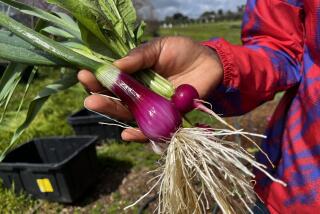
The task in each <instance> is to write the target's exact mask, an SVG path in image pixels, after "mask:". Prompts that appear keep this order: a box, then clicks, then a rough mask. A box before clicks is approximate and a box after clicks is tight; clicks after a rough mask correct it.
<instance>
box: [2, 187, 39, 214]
mask: <svg viewBox="0 0 320 214" xmlns="http://www.w3.org/2000/svg"><path fill="white" fill-rule="evenodd" d="M0 202H1V203H0V210H1V213H8V214H9V213H10V214H15V213H26V212H28V211H30V210H31V209H32V207H33V206H34V205H35V201H34V200H32V199H31V198H30V197H29V196H26V195H25V194H23V193H19V194H15V193H14V187H13V188H12V189H9V190H8V189H3V188H2V184H1V182H0Z"/></svg>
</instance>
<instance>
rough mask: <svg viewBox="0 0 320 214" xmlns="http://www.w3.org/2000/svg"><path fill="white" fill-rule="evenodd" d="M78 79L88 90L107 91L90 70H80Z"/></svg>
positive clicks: (95, 91) (94, 91)
mask: <svg viewBox="0 0 320 214" xmlns="http://www.w3.org/2000/svg"><path fill="white" fill-rule="evenodd" d="M78 80H79V81H80V82H81V84H82V85H83V86H84V87H85V88H86V89H87V90H88V91H89V92H93V93H102V92H106V91H107V89H106V88H104V87H103V86H102V85H101V83H100V82H99V81H98V80H97V78H96V77H95V76H94V74H93V73H92V72H90V71H87V70H81V71H80V72H79V73H78Z"/></svg>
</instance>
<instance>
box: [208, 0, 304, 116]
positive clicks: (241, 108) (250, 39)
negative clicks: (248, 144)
mask: <svg viewBox="0 0 320 214" xmlns="http://www.w3.org/2000/svg"><path fill="white" fill-rule="evenodd" d="M303 16H304V14H303V9H302V8H301V7H300V6H299V5H293V4H289V3H288V2H286V1H284V0H268V1H265V0H261V1H259V0H248V3H247V7H246V14H245V16H244V20H243V26H242V42H243V45H232V44H230V43H229V42H227V41H225V40H224V39H219V38H218V39H214V40H211V41H208V42H203V45H206V46H208V47H211V48H213V49H215V51H216V52H217V53H218V55H219V57H220V60H221V62H222V64H223V68H224V80H223V83H222V84H221V85H220V86H219V87H218V88H217V89H216V90H215V91H213V92H212V94H211V95H210V97H209V101H210V102H211V103H212V104H213V107H214V110H215V111H216V112H217V113H220V114H223V115H225V116H231V115H241V114H244V113H246V112H248V111H250V110H252V109H253V108H255V107H257V106H259V105H260V104H262V103H263V102H265V101H268V100H271V99H273V97H274V95H275V94H276V93H277V92H279V91H283V90H287V89H289V88H290V87H292V86H295V85H297V84H299V81H300V79H301V74H300V71H301V60H302V55H303V44H304V41H303V38H304V25H303V18H304V17H303Z"/></svg>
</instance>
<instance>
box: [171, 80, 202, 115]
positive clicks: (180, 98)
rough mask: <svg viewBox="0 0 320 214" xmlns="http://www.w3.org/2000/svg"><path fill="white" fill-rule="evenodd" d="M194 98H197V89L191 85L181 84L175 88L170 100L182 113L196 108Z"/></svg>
mask: <svg viewBox="0 0 320 214" xmlns="http://www.w3.org/2000/svg"><path fill="white" fill-rule="evenodd" d="M195 99H199V94H198V92H197V90H196V89H195V88H194V87H193V86H191V85H188V84H183V85H180V86H179V87H178V88H177V89H176V91H175V94H174V95H173V96H172V98H171V101H172V102H173V103H174V105H175V106H176V108H177V109H178V110H179V112H180V113H181V114H182V115H184V114H186V113H188V112H190V111H192V110H193V109H194V108H196V105H195Z"/></svg>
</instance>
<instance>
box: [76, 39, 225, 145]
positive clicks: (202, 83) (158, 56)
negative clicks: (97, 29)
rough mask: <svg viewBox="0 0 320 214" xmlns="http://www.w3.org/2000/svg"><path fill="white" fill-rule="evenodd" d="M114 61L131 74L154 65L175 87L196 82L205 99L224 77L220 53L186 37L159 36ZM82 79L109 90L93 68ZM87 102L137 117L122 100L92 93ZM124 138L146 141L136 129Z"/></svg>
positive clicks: (124, 117)
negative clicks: (96, 76) (102, 83)
mask: <svg viewBox="0 0 320 214" xmlns="http://www.w3.org/2000/svg"><path fill="white" fill-rule="evenodd" d="M114 64H115V65H116V66H117V67H118V68H119V69H120V70H121V71H123V72H127V73H134V72H136V71H139V70H143V69H147V68H151V69H153V70H154V71H156V72H157V73H159V74H160V75H162V76H163V77H165V78H167V79H168V80H169V81H170V82H171V83H172V84H173V86H174V87H178V86H179V85H181V84H189V85H192V86H193V87H194V88H195V89H197V91H198V93H199V95H200V97H201V98H205V97H206V96H207V95H208V94H209V93H210V91H212V90H213V89H214V88H216V87H217V85H218V84H219V83H220V82H221V81H222V78H223V69H222V65H221V63H220V60H219V58H218V56H217V55H216V53H215V52H214V51H213V50H212V49H210V48H208V47H205V46H202V45H200V44H199V43H197V42H194V41H193V40H191V39H188V38H185V37H165V38H159V39H155V40H153V41H151V42H149V43H146V44H143V45H141V46H140V47H138V48H136V49H134V50H132V51H131V52H130V53H129V55H128V56H126V57H124V58H123V59H120V60H118V61H116V62H115V63H114ZM78 79H79V81H80V82H81V83H82V84H83V85H84V86H85V87H86V88H87V89H88V90H89V91H90V92H94V93H100V92H106V89H105V88H103V87H102V85H101V84H100V83H99V82H98V80H97V79H96V78H95V76H94V75H93V74H92V73H91V72H89V71H86V70H82V71H80V72H79V74H78ZM84 105H85V106H86V107H87V108H89V109H92V110H94V111H97V112H100V113H103V114H106V115H109V116H110V117H114V118H117V119H119V120H124V121H129V120H132V119H133V118H132V115H131V114H130V112H129V111H128V110H127V109H126V107H125V106H124V105H122V104H121V102H118V101H115V100H112V99H109V98H107V97H105V96H100V95H91V96H89V97H87V98H86V100H85V104H84ZM121 137H122V139H123V140H125V141H145V140H146V138H145V136H144V135H143V134H142V133H141V132H139V131H137V130H133V129H125V130H124V131H123V132H122V135H121Z"/></svg>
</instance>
